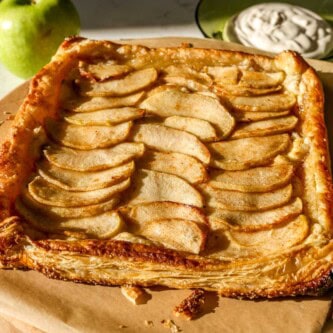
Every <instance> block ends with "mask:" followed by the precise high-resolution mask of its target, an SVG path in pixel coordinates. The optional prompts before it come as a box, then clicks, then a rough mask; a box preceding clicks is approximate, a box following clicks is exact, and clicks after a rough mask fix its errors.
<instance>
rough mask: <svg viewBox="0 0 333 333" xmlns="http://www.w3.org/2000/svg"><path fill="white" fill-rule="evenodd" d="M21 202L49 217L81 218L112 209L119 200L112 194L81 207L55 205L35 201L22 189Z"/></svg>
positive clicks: (26, 190)
mask: <svg viewBox="0 0 333 333" xmlns="http://www.w3.org/2000/svg"><path fill="white" fill-rule="evenodd" d="M21 199H22V202H23V203H24V205H25V206H27V207H29V208H30V209H32V210H34V211H36V212H38V213H40V214H42V215H45V216H46V217H50V218H57V219H63V218H81V217H89V216H94V215H99V214H102V213H105V212H107V211H109V210H112V209H113V208H114V207H115V206H116V205H117V203H118V202H119V197H118V195H115V196H113V197H112V198H111V199H109V200H107V201H104V202H102V203H99V204H96V205H88V206H81V207H56V206H49V205H44V204H42V203H39V202H38V201H36V200H35V199H34V198H33V197H32V196H31V195H30V194H29V192H28V189H24V190H23V193H22V197H21Z"/></svg>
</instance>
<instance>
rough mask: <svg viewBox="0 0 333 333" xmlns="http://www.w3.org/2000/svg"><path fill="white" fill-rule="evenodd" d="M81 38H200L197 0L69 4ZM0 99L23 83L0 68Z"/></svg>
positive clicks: (91, 0) (105, 0)
mask: <svg viewBox="0 0 333 333" xmlns="http://www.w3.org/2000/svg"><path fill="white" fill-rule="evenodd" d="M72 1H73V2H74V4H75V6H76V8H77V9H78V11H79V14H80V18H81V35H82V36H84V37H89V38H93V39H128V38H149V37H166V36H187V37H202V33H201V32H200V30H199V28H198V27H197V25H196V23H195V8H196V6H197V3H198V0H72ZM0 80H1V84H0V98H2V97H3V96H5V95H6V94H7V93H8V92H10V91H11V90H13V89H14V88H15V87H17V86H18V85H20V84H21V83H22V82H23V80H22V79H20V78H18V77H15V76H14V75H13V74H11V73H9V72H8V71H7V70H6V69H5V68H4V67H3V66H2V65H0Z"/></svg>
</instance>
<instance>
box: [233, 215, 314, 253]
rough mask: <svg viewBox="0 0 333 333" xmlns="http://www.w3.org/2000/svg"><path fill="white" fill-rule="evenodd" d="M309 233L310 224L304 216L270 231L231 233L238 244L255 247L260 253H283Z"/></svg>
mask: <svg viewBox="0 0 333 333" xmlns="http://www.w3.org/2000/svg"><path fill="white" fill-rule="evenodd" d="M308 233H309V223H308V220H307V218H306V217H305V216H304V215H300V216H298V217H297V218H295V219H294V220H292V221H291V222H288V223H287V224H283V225H279V226H276V227H275V228H273V229H270V230H262V231H255V232H244V231H231V232H230V234H231V237H232V239H233V240H234V241H236V242H237V243H238V244H240V245H241V246H245V247H255V248H256V249H257V251H258V252H261V251H264V252H281V251H283V250H284V249H287V248H290V247H292V246H295V245H296V244H299V243H300V242H302V241H303V240H304V239H305V237H307V235H308Z"/></svg>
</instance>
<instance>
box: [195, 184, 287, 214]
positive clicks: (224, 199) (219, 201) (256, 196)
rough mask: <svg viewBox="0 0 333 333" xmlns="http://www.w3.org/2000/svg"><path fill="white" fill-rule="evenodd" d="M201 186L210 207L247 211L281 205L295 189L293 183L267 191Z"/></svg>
mask: <svg viewBox="0 0 333 333" xmlns="http://www.w3.org/2000/svg"><path fill="white" fill-rule="evenodd" d="M200 187H201V189H202V190H203V191H204V193H205V194H206V197H207V202H208V206H209V207H213V208H218V209H226V210H242V211H247V212H250V211H258V210H266V209H272V208H275V207H280V206H282V205H284V204H286V203H287V202H289V201H290V199H291V195H292V191H293V188H292V186H291V185H287V186H286V187H282V188H280V189H277V190H275V191H271V192H267V193H248V192H245V193H244V192H238V191H227V190H220V189H216V188H213V187H211V186H209V185H206V184H205V185H200Z"/></svg>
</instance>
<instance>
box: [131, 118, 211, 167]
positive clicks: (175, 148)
mask: <svg viewBox="0 0 333 333" xmlns="http://www.w3.org/2000/svg"><path fill="white" fill-rule="evenodd" d="M131 137H132V139H133V141H135V142H142V143H144V144H145V145H147V146H148V147H149V148H152V149H155V150H160V151H162V152H176V153H182V154H187V155H190V156H193V157H195V158H197V159H198V160H199V161H202V162H203V163H205V164H208V163H209V161H210V153H209V151H208V149H207V148H206V146H205V145H204V144H203V143H202V142H201V141H200V140H199V139H198V138H197V137H196V136H194V135H193V134H190V133H187V132H184V131H180V130H177V129H174V128H170V127H167V126H163V125H159V124H137V125H135V126H134V127H133V131H132V135H131Z"/></svg>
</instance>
